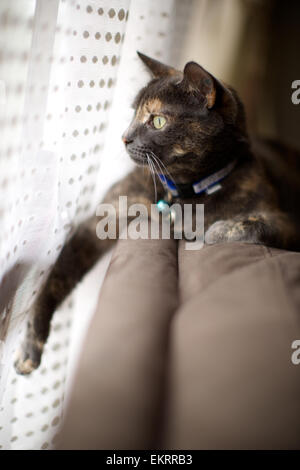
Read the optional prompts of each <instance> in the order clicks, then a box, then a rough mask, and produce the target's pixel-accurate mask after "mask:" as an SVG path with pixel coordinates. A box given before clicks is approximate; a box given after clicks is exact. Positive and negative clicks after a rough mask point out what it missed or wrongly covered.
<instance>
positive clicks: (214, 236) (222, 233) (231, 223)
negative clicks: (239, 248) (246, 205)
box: [205, 220, 248, 245]
mask: <svg viewBox="0 0 300 470" xmlns="http://www.w3.org/2000/svg"><path fill="white" fill-rule="evenodd" d="M247 238H248V233H247V227H246V225H245V224H244V223H243V222H242V221H236V220H218V221H217V222H215V223H214V224H212V225H211V226H210V227H209V229H208V230H207V231H206V233H205V243H207V244H208V245H214V244H216V243H224V242H237V241H248V240H247Z"/></svg>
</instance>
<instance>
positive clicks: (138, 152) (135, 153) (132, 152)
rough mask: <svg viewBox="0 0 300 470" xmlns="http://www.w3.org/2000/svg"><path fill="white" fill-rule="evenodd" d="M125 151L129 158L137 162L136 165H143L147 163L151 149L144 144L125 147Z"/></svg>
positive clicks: (151, 152) (150, 155)
mask: <svg viewBox="0 0 300 470" xmlns="http://www.w3.org/2000/svg"><path fill="white" fill-rule="evenodd" d="M126 150H127V152H128V154H129V156H130V158H131V159H132V160H133V161H134V162H135V163H136V164H137V165H139V166H140V165H145V164H148V163H149V158H151V157H152V154H153V151H152V150H151V149H150V148H148V147H144V146H140V147H132V148H131V147H129V148H128V147H127V149H126Z"/></svg>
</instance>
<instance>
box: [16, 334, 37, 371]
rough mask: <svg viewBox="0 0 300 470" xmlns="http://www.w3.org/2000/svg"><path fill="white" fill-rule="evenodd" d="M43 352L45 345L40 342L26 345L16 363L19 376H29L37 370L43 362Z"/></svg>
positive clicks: (21, 349) (19, 353) (20, 350)
mask: <svg viewBox="0 0 300 470" xmlns="http://www.w3.org/2000/svg"><path fill="white" fill-rule="evenodd" d="M42 352H43V344H42V343H41V342H40V341H35V342H27V343H24V344H23V346H22V347H21V348H20V349H19V351H18V353H17V357H16V361H15V363H14V366H15V370H16V372H17V374H21V375H28V374H31V372H33V371H34V370H35V369H37V368H38V367H39V365H40V362H41V356H42Z"/></svg>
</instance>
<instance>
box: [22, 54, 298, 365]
mask: <svg viewBox="0 0 300 470" xmlns="http://www.w3.org/2000/svg"><path fill="white" fill-rule="evenodd" d="M139 55H140V58H141V59H142V60H143V62H144V63H145V64H146V66H147V67H148V69H149V70H150V71H151V73H152V76H153V79H152V80H151V82H150V83H149V84H148V85H147V86H146V87H145V88H143V89H142V90H141V91H140V92H139V94H138V96H137V98H136V100H135V103H134V107H135V109H136V113H135V117H134V119H133V122H132V123H131V125H130V126H129V128H128V130H127V131H126V132H125V134H124V136H123V140H124V143H125V145H126V148H127V151H128V153H129V155H130V156H131V158H132V159H133V160H134V161H135V162H136V163H137V164H138V166H137V167H136V168H135V169H134V170H133V171H132V172H131V173H130V174H129V175H127V176H126V177H125V178H124V179H123V180H121V181H119V182H118V183H117V184H115V185H114V186H113V187H112V188H111V189H110V190H109V191H108V193H107V194H106V196H105V199H104V202H108V203H110V204H113V205H115V207H116V210H117V211H118V208H119V206H118V202H119V196H120V195H127V197H128V205H130V204H131V203H139V202H141V203H143V204H146V205H147V206H148V207H149V209H150V205H151V204H153V203H154V202H156V201H155V193H154V185H153V182H152V178H151V174H150V171H149V168H148V167H147V168H146V170H145V169H144V168H143V167H142V166H141V165H142V164H144V163H147V158H146V156H147V155H148V156H149V155H150V157H151V159H152V161H153V163H154V164H155V165H156V167H157V169H159V168H160V170H159V171H160V173H165V174H166V175H167V174H169V173H170V174H171V175H172V178H173V179H174V181H175V183H178V184H187V185H191V184H192V183H194V182H196V181H199V180H200V179H201V178H204V177H206V176H208V175H210V174H212V173H214V172H216V171H218V170H220V169H221V168H223V167H224V166H226V165H227V164H228V163H229V162H231V161H233V160H236V162H237V163H236V166H235V168H234V169H233V170H232V172H231V173H230V174H229V175H228V176H227V177H226V178H225V179H224V180H223V182H222V189H221V190H219V191H218V192H215V193H213V194H210V195H207V194H206V193H203V194H201V195H199V196H197V197H196V196H195V197H192V198H189V199H184V200H183V199H180V198H179V199H178V200H177V201H176V202H180V203H183V202H184V203H193V204H195V203H204V204H205V232H206V233H205V241H206V243H209V244H212V243H219V242H234V241H246V242H252V243H262V244H266V245H270V246H274V247H280V248H289V249H298V248H299V237H298V228H299V213H298V208H297V202H298V200H299V188H300V185H299V159H300V155H299V154H297V152H295V151H292V150H289V149H287V148H286V147H284V146H279V145H277V144H275V143H272V142H266V141H262V140H261V141H256V142H255V141H251V143H250V140H249V137H248V134H247V130H246V121H245V113H244V108H243V105H242V103H241V101H240V99H239V98H238V96H237V93H236V92H235V91H234V90H233V89H232V88H231V87H228V86H226V85H224V84H223V83H221V82H220V81H218V80H216V79H215V78H214V77H213V76H212V75H211V74H209V73H208V72H206V71H205V70H204V69H203V68H202V67H200V66H199V65H197V64H196V63H194V62H189V63H188V64H187V65H186V66H185V69H184V72H183V73H182V72H179V71H177V70H175V69H173V68H172V67H168V66H166V65H163V64H161V63H160V62H157V61H155V60H153V59H150V58H149V57H147V56H145V55H143V54H139ZM153 115H163V116H166V118H167V124H166V125H165V126H164V128H163V129H161V130H157V129H155V128H154V127H153V124H152V116H153ZM155 158H156V160H155ZM156 178H157V177H156ZM156 186H157V191H158V194H157V198H158V199H160V198H162V197H165V194H164V193H165V190H164V188H163V186H162V185H161V184H160V181H159V179H158V178H157V180H156ZM149 214H150V210H149ZM98 221H99V218H97V217H96V216H95V217H92V218H91V219H89V220H87V221H86V222H85V223H83V224H81V226H80V227H79V228H78V229H77V231H76V233H75V234H74V235H73V236H72V238H71V239H70V240H69V241H68V242H67V243H66V244H65V246H64V247H63V249H62V252H61V254H60V256H59V258H58V260H57V262H56V264H55V266H54V268H53V270H52V272H50V275H49V277H48V279H47V281H46V283H45V285H44V287H43V289H42V290H41V292H40V294H39V296H38V298H37V300H36V302H35V304H34V305H33V308H32V316H31V318H32V320H31V321H30V322H29V324H28V330H27V336H26V339H25V342H24V345H23V348H22V350H21V352H20V354H19V357H18V359H17V361H16V364H15V366H16V370H17V371H18V372H19V373H21V374H28V373H30V372H31V371H32V370H33V369H35V368H36V367H38V365H39V363H40V360H41V354H42V350H43V346H44V344H45V342H46V340H47V337H48V334H49V328H50V321H51V318H52V315H53V313H54V311H55V310H56V309H57V307H58V306H59V305H60V304H61V302H62V301H63V300H64V299H65V298H66V296H67V295H68V294H69V293H70V292H71V291H72V290H73V289H74V287H75V286H76V284H77V283H78V282H79V281H80V280H81V279H82V277H83V276H84V275H85V274H86V272H87V271H89V270H90V269H91V268H92V266H93V265H94V264H95V263H96V262H97V260H98V259H99V258H100V257H101V255H102V254H103V253H104V252H106V251H107V250H108V249H109V248H110V247H111V246H112V245H113V243H114V240H99V239H98V238H97V236H96V225H97V223H98Z"/></svg>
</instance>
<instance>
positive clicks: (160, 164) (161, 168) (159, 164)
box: [151, 151, 175, 184]
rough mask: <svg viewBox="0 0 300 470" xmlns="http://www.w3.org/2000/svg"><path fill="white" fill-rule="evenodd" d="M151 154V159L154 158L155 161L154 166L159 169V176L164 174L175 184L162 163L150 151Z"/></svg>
mask: <svg viewBox="0 0 300 470" xmlns="http://www.w3.org/2000/svg"><path fill="white" fill-rule="evenodd" d="M151 154H152V158H154V160H155V161H156V164H157V166H158V167H159V171H160V172H161V174H162V175H163V174H164V172H165V173H166V174H167V175H168V176H169V178H170V180H171V181H172V182H173V183H174V184H175V181H174V179H173V177H172V175H171V173H170V172H169V170H168V168H167V167H166V165H165V164H164V162H163V161H162V160H161V159H160V158H159V157H158V156H157V155H156V154H155V153H154V152H152V151H151Z"/></svg>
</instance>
